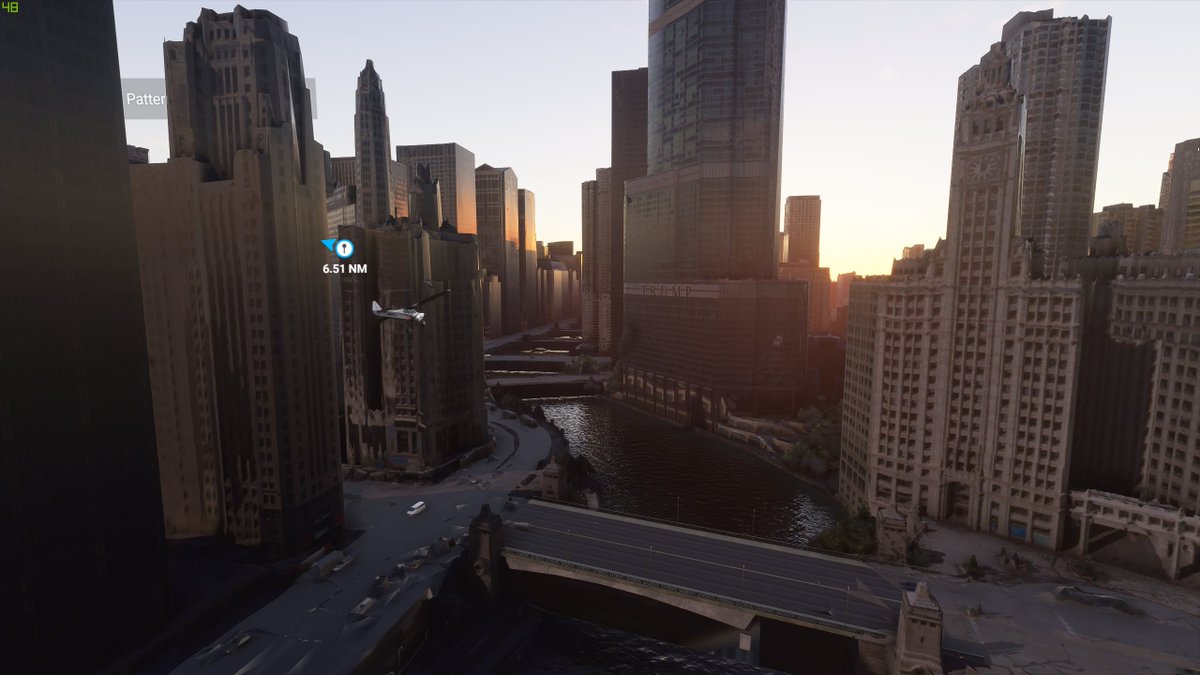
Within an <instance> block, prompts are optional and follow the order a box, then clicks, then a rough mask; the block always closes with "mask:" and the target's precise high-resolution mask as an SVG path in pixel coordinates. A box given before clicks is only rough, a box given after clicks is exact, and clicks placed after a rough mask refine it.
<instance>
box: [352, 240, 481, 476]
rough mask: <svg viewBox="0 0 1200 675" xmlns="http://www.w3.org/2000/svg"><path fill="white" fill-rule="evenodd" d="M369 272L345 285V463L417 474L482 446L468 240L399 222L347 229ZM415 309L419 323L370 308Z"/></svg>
mask: <svg viewBox="0 0 1200 675" xmlns="http://www.w3.org/2000/svg"><path fill="white" fill-rule="evenodd" d="M339 235H340V236H341V237H343V238H345V239H350V240H351V241H353V242H354V244H355V250H356V252H355V259H356V260H358V261H360V262H363V263H366V264H367V269H368V272H367V273H360V274H348V275H345V276H344V277H343V278H342V327H341V331H340V335H341V339H342V354H343V359H344V362H345V367H344V373H343V376H344V378H345V392H346V422H347V423H346V439H345V444H346V458H345V461H346V462H347V463H348V464H355V465H359V466H367V467H372V468H379V469H392V470H396V471H401V472H412V473H420V472H423V471H427V470H430V469H433V468H435V467H437V466H440V465H442V464H444V463H445V462H446V461H448V460H452V459H454V458H456V457H458V456H459V455H461V454H462V453H464V452H467V451H468V450H471V449H472V448H475V447H478V446H480V445H483V444H484V443H485V442H486V441H487V416H486V414H485V412H484V408H483V311H482V310H483V308H482V297H481V286H480V273H479V252H478V251H479V249H478V246H477V245H476V241H475V237H474V236H473V235H464V234H458V233H455V232H454V231H453V230H452V228H444V229H443V228H432V227H429V228H424V227H421V226H420V225H419V224H416V223H410V222H403V223H402V224H401V225H399V226H398V227H392V226H385V227H381V228H376V229H364V228H360V227H344V228H342V229H341V230H340V231H339ZM445 290H449V291H450V294H449V295H446V296H443V297H441V298H438V299H436V300H434V301H432V302H431V303H429V304H427V305H423V306H422V307H421V311H423V312H425V314H426V317H425V321H426V325H420V324H418V323H417V322H415V321H401V320H395V319H390V320H380V319H379V318H377V317H376V316H375V315H374V314H373V313H372V312H371V303H372V302H378V303H379V304H380V305H382V306H384V307H388V308H398V307H407V306H409V305H412V304H414V303H417V302H419V301H421V300H423V299H425V298H428V297H430V296H432V295H435V294H437V293H440V292H442V291H445Z"/></svg>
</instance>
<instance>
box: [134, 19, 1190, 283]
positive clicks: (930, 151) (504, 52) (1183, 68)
mask: <svg viewBox="0 0 1200 675" xmlns="http://www.w3.org/2000/svg"><path fill="white" fill-rule="evenodd" d="M243 2H244V4H245V5H246V6H247V7H250V8H256V9H267V10H270V11H272V12H274V13H275V14H277V15H279V16H280V17H281V18H283V19H284V20H286V21H287V22H288V25H289V29H290V31H291V33H292V34H293V35H296V36H297V37H298V38H299V41H300V49H301V52H302V56H303V60H304V70H305V75H306V77H309V78H313V79H315V80H316V102H317V119H316V120H315V122H314V124H313V128H314V134H315V136H316V140H317V141H318V142H319V143H321V144H323V145H324V146H325V149H326V150H328V151H329V152H330V153H331V154H332V155H333V156H335V157H338V156H347V155H352V154H353V149H354V89H355V84H356V80H357V77H358V73H359V71H360V70H362V67H363V65H364V63H365V62H366V60H367V59H372V60H374V62H375V69H376V70H377V71H378V72H379V74H380V76H381V77H382V78H383V87H384V92H385V95H386V97H387V106H388V116H389V118H390V122H391V139H392V145H408V144H418V143H443V142H456V143H459V144H461V145H463V146H465V147H466V148H467V149H469V150H471V151H472V152H474V153H475V160H476V164H477V165H478V164H483V163H485V162H486V163H488V164H491V165H493V166H511V167H512V168H513V170H514V171H515V172H516V174H517V180H518V183H519V185H520V186H521V187H523V188H526V189H529V190H532V191H533V192H534V193H535V194H536V195H537V236H538V239H540V240H543V241H561V240H573V241H575V242H576V244H577V245H578V243H579V242H580V240H581V236H580V225H581V208H580V184H581V183H582V182H583V181H586V180H590V179H592V178H594V177H595V169H596V168H599V167H605V166H608V165H609V135H610V108H609V106H610V75H609V73H610V72H611V71H613V70H624V69H630V68H640V67H643V66H645V65H646V36H647V16H648V9H647V3H646V2H644V1H643V0H525V1H516V0H512V1H510V0H486V1H482V2H480V1H472V0H449V1H446V0H442V1H430V0H390V1H389V0H366V1H341V2H337V1H333V0H328V1H327V0H291V1H282V2H276V1H266V0H263V1H260V2H256V1H255V0H243ZM114 4H115V8H116V25H117V41H118V49H119V53H120V60H121V75H122V77H162V76H163V67H162V64H163V56H162V42H163V41H164V40H179V39H181V38H182V36H183V30H184V27H185V25H186V24H187V22H188V21H194V20H196V18H197V17H198V16H199V13H200V8H201V7H209V8H212V9H214V10H217V11H219V12H228V11H231V10H232V9H233V7H234V6H235V4H236V3H233V2H207V3H198V2H195V1H194V0H171V1H166V2H163V1H160V0H117V1H116V2H115V3H114ZM1051 7H1052V8H1053V9H1054V10H1055V16H1082V15H1085V14H1086V15H1088V16H1090V17H1092V18H1098V17H1104V16H1111V17H1112V18H1113V27H1112V34H1111V43H1110V47H1109V61H1108V80H1107V87H1106V92H1105V104H1104V119H1103V129H1102V132H1101V145H1100V168H1099V176H1098V179H1097V185H1096V205H1097V208H1099V207H1101V206H1104V205H1106V204H1116V203H1120V202H1132V203H1134V204H1150V203H1156V202H1157V200H1158V191H1159V183H1160V180H1161V177H1162V172H1163V171H1164V170H1166V167H1167V158H1168V156H1169V155H1170V153H1171V151H1172V150H1173V148H1174V146H1175V144H1176V143H1179V142H1181V141H1184V140H1187V139H1191V138H1196V137H1200V68H1197V67H1196V66H1197V59H1198V57H1197V55H1196V51H1195V44H1196V40H1197V37H1196V35H1195V31H1196V26H1197V25H1200V2H1189V1H1186V0H1171V1H1165V2H1149V1H1139V2H1077V1H1069V2H1057V3H1049V2H1047V3H1029V2H984V1H969V2H957V1H950V0H942V1H938V2H917V1H905V2H870V1H857V2H836V3H835V2H820V1H815V0H813V1H801V0H791V1H790V2H788V6H787V37H786V57H785V59H786V61H785V64H784V97H783V174H782V193H783V196H784V197H786V196H787V195H809V194H817V195H820V196H821V201H822V218H821V262H822V265H824V266H827V267H829V268H830V269H831V272H832V273H833V274H837V273H840V272H849V271H856V272H858V273H859V274H878V273H886V272H887V271H888V270H889V269H890V267H891V261H892V259H893V258H895V257H898V256H899V255H900V251H901V249H902V248H903V247H904V246H906V245H911V244H914V243H926V244H932V243H934V242H936V241H937V239H938V238H939V237H942V236H944V235H945V232H946V213H947V205H948V199H949V187H950V159H951V142H952V138H951V136H952V132H953V125H954V97H955V87H956V83H957V80H958V76H959V75H960V74H962V72H963V71H965V70H966V69H967V68H969V67H970V66H972V65H974V64H976V63H978V62H979V59H980V57H982V56H983V55H984V54H985V53H986V52H987V51H988V48H989V46H990V45H991V44H992V43H993V42H997V41H999V39H1000V30H1001V27H1002V26H1003V25H1004V23H1005V22H1006V21H1008V19H1010V18H1011V17H1012V16H1013V15H1014V14H1015V13H1017V12H1019V11H1023V10H1036V9H1046V8H1051ZM126 133H127V136H128V141H129V143H130V144H133V145H138V146H141V147H146V148H149V149H150V159H151V161H154V162H161V161H165V160H166V159H167V154H168V146H167V123H166V121H165V120H127V121H126ZM782 213H783V210H782V208H781V209H780V215H781V217H782Z"/></svg>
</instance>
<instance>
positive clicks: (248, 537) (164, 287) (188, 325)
mask: <svg viewBox="0 0 1200 675" xmlns="http://www.w3.org/2000/svg"><path fill="white" fill-rule="evenodd" d="M163 51H164V55H165V57H166V58H165V60H166V66H167V73H166V75H167V93H168V98H167V108H168V115H169V117H168V124H169V129H170V138H171V158H170V160H169V161H168V162H167V163H166V164H147V165H141V166H134V167H131V169H130V171H131V175H132V180H133V194H134V222H135V224H136V227H137V234H138V253H139V263H140V268H141V272H142V288H143V293H144V295H145V306H146V312H145V314H146V335H147V342H148V345H149V349H150V355H151V368H150V376H151V381H152V384H153V394H154V418H155V428H156V432H157V434H158V450H159V469H160V473H161V476H162V485H163V491H164V493H165V494H170V495H171V498H170V499H169V500H168V501H167V502H165V503H164V510H165V514H166V520H167V528H168V532H169V533H170V534H173V535H179V536H185V535H198V534H210V535H211V534H220V535H225V536H228V537H230V538H232V539H233V540H234V541H236V542H238V543H241V544H247V545H258V544H261V545H264V546H267V547H268V548H269V549H270V550H272V551H274V552H276V553H280V554H286V553H290V552H293V551H298V550H301V549H304V548H306V547H308V546H310V545H312V544H314V543H316V542H317V541H318V540H321V539H324V538H327V537H329V536H331V535H332V534H333V533H334V532H336V531H337V530H338V529H339V528H340V526H341V523H342V486H341V473H340V471H341V467H340V459H341V458H340V453H339V451H338V433H337V418H338V413H337V402H336V388H335V386H334V382H333V375H334V373H333V348H332V345H331V339H332V331H331V330H330V304H329V295H328V294H329V283H328V277H327V275H326V274H324V273H322V264H323V263H325V262H330V261H331V260H335V259H333V258H332V255H331V254H330V253H329V252H328V251H326V250H325V249H324V248H323V247H321V245H320V243H319V240H320V239H322V238H323V237H325V235H326V233H325V222H326V221H325V180H324V166H323V165H324V152H323V150H322V149H321V146H320V145H319V144H317V143H316V142H315V141H314V140H313V137H312V113H311V112H310V107H309V95H308V91H307V89H306V88H305V87H304V67H303V64H302V63H301V60H300V45H299V41H298V40H297V39H296V37H295V36H293V35H291V34H290V33H288V28H287V23H286V22H285V21H283V20H282V19H280V18H279V17H277V16H275V15H274V14H271V13H270V12H266V11H261V10H246V9H244V8H241V7H238V8H235V9H234V11H233V12H229V13H224V14H218V13H216V12H214V11H212V10H203V11H201V13H200V17H199V18H198V19H197V20H196V21H195V22H193V23H189V24H188V25H187V28H186V29H185V30H184V39H183V40H182V41H179V42H166V43H165V44H164V45H163ZM245 73H250V75H246V74H245ZM235 92H236V93H237V94H238V96H241V97H245V98H246V100H252V101H256V102H257V104H256V105H252V106H243V105H241V104H239V103H235V102H233V100H232V99H230V98H229V97H230V96H231V95H232V94H233V93H235Z"/></svg>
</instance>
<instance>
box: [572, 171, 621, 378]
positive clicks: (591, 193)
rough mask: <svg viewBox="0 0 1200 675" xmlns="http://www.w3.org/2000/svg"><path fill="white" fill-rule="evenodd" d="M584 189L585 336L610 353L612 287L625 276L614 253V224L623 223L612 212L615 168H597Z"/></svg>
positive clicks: (583, 282) (582, 310)
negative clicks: (613, 173)
mask: <svg viewBox="0 0 1200 675" xmlns="http://www.w3.org/2000/svg"><path fill="white" fill-rule="evenodd" d="M581 189H582V192H581V196H582V200H583V201H582V204H583V213H582V216H583V250H584V252H585V253H586V254H587V257H586V258H585V259H584V261H583V269H582V270H581V271H582V274H581V278H580V282H581V297H582V305H583V306H582V308H581V312H582V315H583V339H584V341H585V342H588V343H591V344H594V345H596V348H597V350H598V351H599V352H600V353H601V354H608V353H610V352H611V351H612V349H613V340H614V336H615V335H616V331H615V328H614V322H613V313H614V311H615V309H614V307H613V297H615V296H614V293H613V290H612V289H613V284H614V279H620V278H621V276H622V275H621V270H620V269H619V268H618V267H617V263H616V261H615V256H614V255H613V237H612V229H611V228H613V227H619V226H620V225H621V223H620V222H618V220H619V219H618V218H615V217H613V216H612V210H611V209H612V199H611V198H610V197H611V195H612V169H596V179H595V180H589V181H585V182H584V183H583V186H582V188H581ZM622 245H623V242H622ZM617 295H619V294H617Z"/></svg>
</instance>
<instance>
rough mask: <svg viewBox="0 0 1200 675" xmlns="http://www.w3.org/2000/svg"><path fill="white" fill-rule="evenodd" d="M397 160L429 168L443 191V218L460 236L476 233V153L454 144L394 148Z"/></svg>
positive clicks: (407, 164)
mask: <svg viewBox="0 0 1200 675" xmlns="http://www.w3.org/2000/svg"><path fill="white" fill-rule="evenodd" d="M396 160H397V161H399V162H400V163H402V164H404V165H405V166H407V167H410V168H415V167H416V165H417V164H418V163H420V164H424V165H425V166H427V167H429V173H430V176H431V177H432V178H433V179H434V180H436V181H438V184H439V185H440V186H441V191H442V215H443V217H444V218H445V219H446V220H449V221H450V224H451V225H453V226H454V228H455V229H456V230H457V231H458V233H459V234H476V233H477V232H478V228H477V226H476V222H475V221H476V206H475V153H473V152H471V151H470V150H467V149H466V148H464V147H463V146H461V145H459V144H457V143H433V144H427V145H397V146H396Z"/></svg>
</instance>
